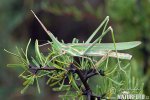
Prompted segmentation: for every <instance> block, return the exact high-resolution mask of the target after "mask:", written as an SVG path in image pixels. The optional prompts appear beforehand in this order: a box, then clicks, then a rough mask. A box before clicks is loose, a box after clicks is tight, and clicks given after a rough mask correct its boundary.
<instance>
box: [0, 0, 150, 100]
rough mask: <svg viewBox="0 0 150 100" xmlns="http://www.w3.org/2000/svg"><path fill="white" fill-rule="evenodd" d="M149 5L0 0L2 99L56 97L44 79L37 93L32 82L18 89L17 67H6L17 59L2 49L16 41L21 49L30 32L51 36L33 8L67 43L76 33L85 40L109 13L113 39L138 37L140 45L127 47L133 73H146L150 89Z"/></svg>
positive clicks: (133, 0) (131, 0) (114, 0)
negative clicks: (131, 57)
mask: <svg viewBox="0 0 150 100" xmlns="http://www.w3.org/2000/svg"><path fill="white" fill-rule="evenodd" d="M149 6H150V0H0V99H1V100H2V99H3V100H6V99H8V100H16V99H18V100H25V99H28V100H33V99H36V100H38V99H39V100H40V99H44V100H45V99H49V100H52V98H53V99H54V98H55V99H58V96H57V93H56V92H52V91H51V89H50V88H48V86H46V85H45V79H43V80H41V82H40V83H41V88H42V93H41V94H38V92H37V89H36V87H34V86H33V87H30V89H28V91H27V92H26V93H25V94H24V95H21V94H20V90H21V89H22V80H21V79H19V78H18V75H19V73H20V70H19V69H18V70H16V69H13V68H8V67H6V65H7V64H8V63H15V62H16V59H15V58H14V57H13V56H10V55H8V54H7V53H6V52H4V50H3V49H4V48H5V49H7V50H10V51H12V52H13V51H14V52H15V49H16V46H18V47H22V48H23V49H25V46H26V44H27V42H28V40H29V38H31V39H32V44H33V45H34V41H35V39H38V40H39V41H40V43H45V42H46V40H48V39H49V37H48V36H47V35H46V33H45V32H44V31H43V29H42V28H41V26H40V25H39V23H38V22H37V21H36V19H35V18H34V16H33V14H32V13H31V11H30V10H31V9H32V10H33V11H34V12H35V13H36V14H37V16H38V17H39V18H40V19H41V20H42V22H43V23H44V24H45V25H46V26H47V28H48V29H49V30H50V31H51V32H52V33H54V35H55V36H57V37H58V39H59V40H61V39H63V40H64V41H65V42H66V43H67V42H71V41H72V39H73V38H74V37H76V38H78V39H79V40H80V41H83V40H86V39H87V38H88V37H89V36H90V34H91V33H92V32H93V31H94V30H95V29H96V28H97V27H98V25H99V24H100V23H101V21H102V20H103V19H104V18H105V17H106V16H107V15H108V16H110V22H109V25H111V26H112V27H113V29H114V33H115V39H116V41H117V42H123V41H136V40H138V41H142V45H141V46H139V47H137V48H134V49H132V50H129V51H127V52H129V53H130V54H133V59H132V61H131V67H135V66H136V67H137V68H139V71H137V74H139V75H140V77H142V78H143V79H145V80H144V83H145V86H144V91H145V94H146V95H150V86H149V85H150V80H149V79H150V58H149V57H150V7H149ZM103 42H112V39H111V34H107V35H106V36H105V37H104V39H103ZM33 45H32V46H33ZM30 53H32V50H31V52H30ZM140 69H142V70H140Z"/></svg>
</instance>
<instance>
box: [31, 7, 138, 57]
mask: <svg viewBox="0 0 150 100" xmlns="http://www.w3.org/2000/svg"><path fill="white" fill-rule="evenodd" d="M31 12H32V13H33V15H34V16H35V18H36V19H37V21H38V22H39V23H40V25H41V26H42V28H43V29H44V31H45V32H46V33H47V34H48V35H49V37H50V38H51V39H52V43H53V44H55V45H56V46H57V47H56V48H57V50H58V51H60V53H62V52H64V53H65V54H69V55H71V56H77V57H83V56H97V57H103V56H105V55H107V54H108V53H109V54H108V57H113V58H119V59H127V60H130V59H131V58H132V55H130V54H126V53H119V52H117V50H127V49H131V48H134V47H136V46H138V45H140V44H141V42H140V41H132V42H120V43H115V40H114V34H113V29H112V28H111V26H110V27H108V28H107V29H106V26H107V24H108V21H109V16H107V17H106V18H105V19H104V21H103V22H102V23H101V24H100V25H99V26H98V28H97V29H96V30H95V31H94V32H93V33H92V35H91V36H90V37H89V38H88V40H87V41H86V42H85V43H67V44H65V43H61V42H59V41H58V40H57V38H56V37H55V36H54V35H53V34H52V33H51V32H50V31H49V30H47V28H46V27H45V26H44V24H43V23H42V22H41V21H40V19H39V18H38V17H37V16H36V14H35V13H34V12H33V11H32V10H31ZM103 25H104V28H103V31H102V34H101V35H100V36H99V37H98V38H97V39H96V40H95V41H94V42H92V43H91V40H92V39H93V37H94V36H95V35H96V33H97V32H98V31H99V30H100V29H101V28H102V26H103ZM109 31H110V32H111V35H112V38H113V42H114V43H100V42H101V40H102V38H103V37H104V36H105V35H106V34H107V33H108V32H109ZM47 44H49V43H47ZM47 44H44V45H47ZM44 45H43V46H44Z"/></svg>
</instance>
